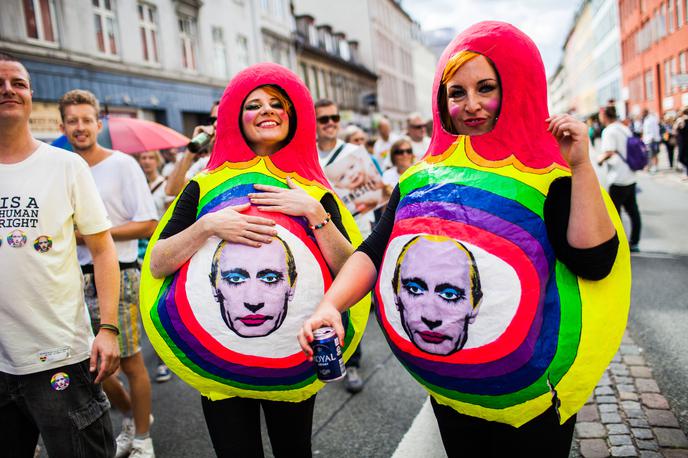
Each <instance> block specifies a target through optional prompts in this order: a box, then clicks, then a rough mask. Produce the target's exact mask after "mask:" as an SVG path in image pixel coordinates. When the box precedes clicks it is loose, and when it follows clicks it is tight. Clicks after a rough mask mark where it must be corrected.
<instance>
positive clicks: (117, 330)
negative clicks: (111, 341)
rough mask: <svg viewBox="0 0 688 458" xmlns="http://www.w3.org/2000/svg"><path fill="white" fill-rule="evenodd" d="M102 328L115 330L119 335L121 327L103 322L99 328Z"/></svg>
mask: <svg viewBox="0 0 688 458" xmlns="http://www.w3.org/2000/svg"><path fill="white" fill-rule="evenodd" d="M101 329H107V330H108V331H112V332H114V333H115V335H116V336H118V335H119V328H118V327H117V326H115V325H114V324H108V323H101V324H100V328H99V329H98V330H99V331H100V330H101Z"/></svg>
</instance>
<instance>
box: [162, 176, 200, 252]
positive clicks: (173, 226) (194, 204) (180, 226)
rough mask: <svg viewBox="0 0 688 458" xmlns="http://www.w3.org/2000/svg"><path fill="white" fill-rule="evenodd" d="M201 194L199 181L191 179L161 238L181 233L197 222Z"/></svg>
mask: <svg viewBox="0 0 688 458" xmlns="http://www.w3.org/2000/svg"><path fill="white" fill-rule="evenodd" d="M200 196H201V188H200V186H198V183H196V182H195V181H189V183H188V184H187V185H186V187H185V188H184V190H183V191H182V195H181V196H179V200H177V204H176V205H175V206H174V210H173V212H172V217H171V218H170V220H169V221H168V222H167V224H165V227H164V229H163V230H162V232H161V233H160V237H159V238H160V239H166V238H168V237H172V236H173V235H175V234H179V233H180V232H181V231H183V230H184V229H186V228H188V227H189V226H191V225H192V224H193V223H195V222H196V212H197V211H198V199H199V198H200Z"/></svg>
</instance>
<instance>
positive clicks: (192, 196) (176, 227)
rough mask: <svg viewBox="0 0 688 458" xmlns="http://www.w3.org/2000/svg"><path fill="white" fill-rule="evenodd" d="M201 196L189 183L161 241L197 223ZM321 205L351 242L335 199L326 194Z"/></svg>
mask: <svg viewBox="0 0 688 458" xmlns="http://www.w3.org/2000/svg"><path fill="white" fill-rule="evenodd" d="M200 196H201V188H200V186H199V185H198V183H197V182H195V181H189V183H188V184H187V185H186V187H185V188H184V191H182V195H181V196H179V200H177V205H176V206H175V207H174V211H173V212H172V216H171V217H170V220H169V221H168V222H167V224H165V227H164V228H163V230H162V232H161V233H160V238H161V239H166V238H168V237H172V236H173V235H175V234H178V233H180V232H181V231H183V230H184V229H186V228H188V227H189V226H191V225H192V224H193V223H195V222H196V214H197V213H198V200H199V198H200ZM320 204H321V205H322V206H323V208H324V209H325V211H326V212H328V213H329V214H330V219H331V221H332V223H333V224H334V225H335V226H337V229H339V232H341V233H342V234H343V235H344V237H346V239H347V240H348V241H349V242H351V240H350V239H349V236H348V235H347V233H346V230H345V229H344V225H343V224H342V215H341V213H340V212H339V206H338V205H337V201H336V200H335V199H334V197H333V196H332V194H330V193H327V194H325V195H324V196H323V197H322V199H320Z"/></svg>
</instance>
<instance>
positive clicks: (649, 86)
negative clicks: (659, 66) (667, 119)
mask: <svg viewBox="0 0 688 458" xmlns="http://www.w3.org/2000/svg"><path fill="white" fill-rule="evenodd" d="M654 87H655V85H654V83H653V78H652V70H648V71H646V72H645V100H653V99H654Z"/></svg>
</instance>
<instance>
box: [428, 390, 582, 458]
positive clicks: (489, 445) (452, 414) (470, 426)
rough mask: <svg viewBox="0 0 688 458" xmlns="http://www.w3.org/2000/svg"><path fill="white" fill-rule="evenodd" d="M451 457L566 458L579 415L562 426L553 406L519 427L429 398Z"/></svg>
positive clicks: (446, 449) (449, 457)
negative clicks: (468, 413)
mask: <svg viewBox="0 0 688 458" xmlns="http://www.w3.org/2000/svg"><path fill="white" fill-rule="evenodd" d="M430 402H431V403H432V410H433V411H434V412H435V418H437V424H438V425H439V427H440V434H441V435H442V443H443V444H444V449H445V451H446V452H447V457H448V458H454V457H460V458H472V457H480V458H487V457H495V458H497V457H499V458H501V457H505V456H517V457H521V456H523V457H528V458H537V457H543V458H544V457H546V458H566V457H568V456H569V451H570V450H571V440H572V439H573V429H574V427H575V426H576V416H575V415H574V416H573V417H571V418H569V419H568V420H566V422H565V423H564V424H563V425H560V424H559V419H558V418H557V414H556V412H555V411H554V407H551V408H550V409H548V410H547V411H545V413H543V414H542V415H540V416H539V417H536V418H534V419H533V420H531V421H529V422H528V423H526V424H524V425H523V426H521V427H520V428H515V427H513V426H510V425H505V424H503V423H496V422H493V421H487V420H483V419H480V418H475V417H470V416H468V415H463V414H460V413H459V412H457V411H456V410H454V409H452V408H451V407H447V406H445V405H441V404H438V403H437V402H436V401H435V399H433V398H432V397H431V398H430Z"/></svg>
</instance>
